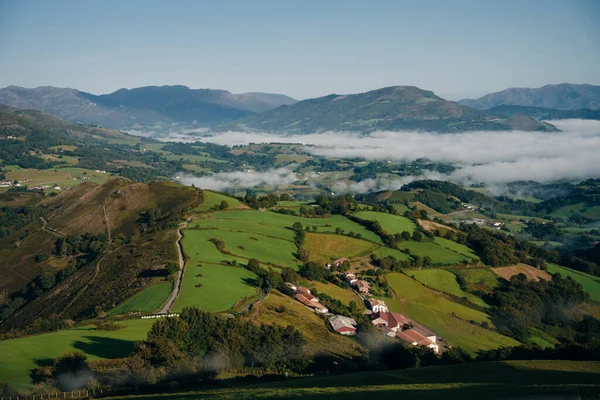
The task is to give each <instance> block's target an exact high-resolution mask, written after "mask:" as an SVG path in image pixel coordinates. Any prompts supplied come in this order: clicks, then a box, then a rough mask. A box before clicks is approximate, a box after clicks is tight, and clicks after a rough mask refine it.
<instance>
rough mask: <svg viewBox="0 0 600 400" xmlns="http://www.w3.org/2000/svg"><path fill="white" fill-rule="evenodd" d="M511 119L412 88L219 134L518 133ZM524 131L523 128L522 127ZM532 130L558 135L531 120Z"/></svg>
mask: <svg viewBox="0 0 600 400" xmlns="http://www.w3.org/2000/svg"><path fill="white" fill-rule="evenodd" d="M510 122H511V121H509V120H508V119H502V118H498V117H496V116H491V115H489V114H486V113H484V112H481V111H478V110H474V109H472V108H469V107H465V106H462V105H460V104H458V103H455V102H452V101H446V100H444V99H442V98H440V97H438V96H436V95H435V94H434V93H433V92H431V91H426V90H422V89H419V88H417V87H414V86H393V87H386V88H382V89H377V90H372V91H370V92H366V93H359V94H351V95H335V94H332V95H329V96H325V97H320V98H316V99H309V100H304V101H300V102H298V103H295V104H293V105H291V106H282V107H279V108H275V109H272V110H269V111H265V112H263V113H260V114H257V115H252V116H249V117H246V118H243V119H241V120H239V121H237V122H235V123H234V124H229V125H226V126H222V127H220V129H248V128H249V129H255V130H263V131H280V132H290V133H308V132H324V131H328V130H335V131H344V130H348V131H359V132H369V131H375V130H403V129H422V130H432V131H440V132H460V131H470V130H480V129H481V130H484V129H485V130H504V129H508V130H510V129H514V128H513V127H512V126H511V124H510ZM521 125H526V124H523V122H522V121H521ZM528 128H529V130H532V129H533V130H554V128H553V127H552V126H549V125H543V124H539V123H537V122H536V121H533V120H531V121H530V124H529V126H528Z"/></svg>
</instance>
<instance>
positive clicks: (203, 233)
mask: <svg viewBox="0 0 600 400" xmlns="http://www.w3.org/2000/svg"><path fill="white" fill-rule="evenodd" d="M193 226H194V225H193V224H191V225H190V228H191V229H190V228H188V229H184V230H183V239H182V241H181V243H182V245H183V251H184V253H185V257H186V265H189V264H190V263H195V264H198V263H211V264H220V263H221V262H223V261H228V262H231V261H236V262H237V263H241V264H245V263H247V262H248V260H247V259H245V258H241V257H236V256H231V255H228V254H223V253H221V252H220V251H219V250H217V247H216V246H215V244H214V243H212V242H209V239H210V238H213V237H216V236H218V235H217V234H218V233H219V231H217V230H212V229H209V230H206V229H201V230H196V229H193Z"/></svg>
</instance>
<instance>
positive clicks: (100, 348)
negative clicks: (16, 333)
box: [0, 319, 154, 389]
mask: <svg viewBox="0 0 600 400" xmlns="http://www.w3.org/2000/svg"><path fill="white" fill-rule="evenodd" d="M152 323H154V321H153V320H151V319H134V320H128V321H123V322H118V324H120V325H124V326H125V327H126V328H125V329H122V330H119V331H98V330H96V329H95V327H93V326H83V327H79V328H73V329H67V330H63V331H58V332H52V333H47V334H42V335H35V336H29V337H24V338H19V339H9V340H3V341H0V377H2V381H4V382H10V385H11V386H13V387H14V388H16V389H25V388H27V387H29V386H30V385H31V378H30V377H29V372H30V371H31V370H32V369H34V368H37V367H39V366H40V363H44V362H47V361H48V360H52V359H54V358H56V357H59V356H62V355H63V354H64V353H65V352H67V351H74V350H79V351H82V352H84V353H86V354H87V355H88V359H89V360H90V361H94V360H102V359H107V358H118V357H125V356H127V355H129V354H130V353H131V352H132V351H133V345H134V342H135V341H137V340H142V339H145V338H146V334H147V332H148V330H149V329H150V326H151V325H152Z"/></svg>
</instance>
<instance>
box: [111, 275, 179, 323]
mask: <svg viewBox="0 0 600 400" xmlns="http://www.w3.org/2000/svg"><path fill="white" fill-rule="evenodd" d="M172 291H173V282H161V283H157V284H154V285H152V286H150V287H147V288H145V289H143V290H142V291H141V292H140V293H138V294H136V295H135V296H133V297H131V298H130V299H128V300H126V301H124V302H123V303H121V304H120V305H118V306H117V307H116V308H114V309H113V310H112V311H111V312H110V313H109V314H110V315H121V314H127V313H130V312H139V311H141V312H142V313H146V314H151V313H153V312H155V311H157V310H158V309H159V308H160V306H161V305H162V304H163V303H164V302H166V301H167V299H168V298H169V295H170V294H171V292H172Z"/></svg>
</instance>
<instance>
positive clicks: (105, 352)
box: [73, 336, 135, 358]
mask: <svg viewBox="0 0 600 400" xmlns="http://www.w3.org/2000/svg"><path fill="white" fill-rule="evenodd" d="M83 339H86V340H87V341H86V342H84V341H81V340H78V341H76V342H75V343H73V347H75V348H76V349H77V350H81V351H82V352H84V353H86V354H89V355H94V356H97V357H101V358H119V357H126V356H128V355H129V354H131V352H132V351H133V345H134V344H135V342H134V341H132V340H123V339H113V338H106V337H101V336H84V337H83Z"/></svg>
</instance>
